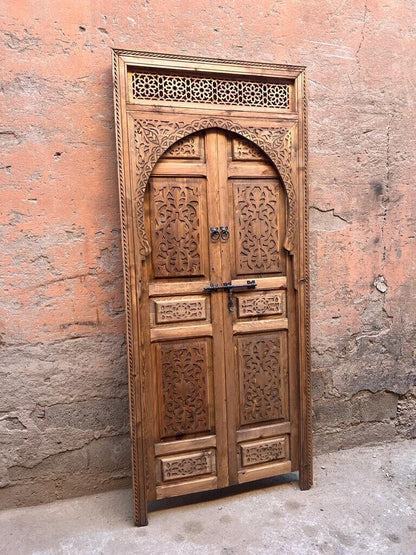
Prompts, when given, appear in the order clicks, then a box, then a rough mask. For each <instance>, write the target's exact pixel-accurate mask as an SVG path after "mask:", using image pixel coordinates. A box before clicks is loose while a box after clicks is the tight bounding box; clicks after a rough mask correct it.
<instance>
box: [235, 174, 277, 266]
mask: <svg viewBox="0 0 416 555" xmlns="http://www.w3.org/2000/svg"><path fill="white" fill-rule="evenodd" d="M232 183H233V190H234V214H235V216H234V222H235V259H236V274H237V275H253V274H262V273H263V274H270V273H280V272H281V271H282V268H281V260H280V253H279V223H278V219H279V183H278V182H277V180H248V179H247V180H233V182H232Z"/></svg>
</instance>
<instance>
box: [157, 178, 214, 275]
mask: <svg viewBox="0 0 416 555" xmlns="http://www.w3.org/2000/svg"><path fill="white" fill-rule="evenodd" d="M202 195H203V180H195V179H194V180H191V179H184V178H176V179H175V178H163V179H156V178H154V179H153V180H152V183H151V196H152V207H153V217H152V219H151V227H152V236H153V249H152V261H153V271H154V275H155V277H187V276H200V275H203V273H204V260H203V253H202V233H201V225H202V221H201V220H202V217H201V211H202V206H201V204H202Z"/></svg>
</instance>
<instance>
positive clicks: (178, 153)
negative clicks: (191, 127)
mask: <svg viewBox="0 0 416 555" xmlns="http://www.w3.org/2000/svg"><path fill="white" fill-rule="evenodd" d="M163 156H164V157H165V158H191V159H198V158H200V157H201V139H200V137H195V136H191V137H185V138H184V139H181V140H180V141H178V142H176V143H175V144H174V145H172V146H171V147H170V148H169V149H168V150H167V151H166V152H165V154H164V155H163Z"/></svg>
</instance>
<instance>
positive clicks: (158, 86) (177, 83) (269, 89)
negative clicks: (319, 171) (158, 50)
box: [131, 73, 290, 110]
mask: <svg viewBox="0 0 416 555" xmlns="http://www.w3.org/2000/svg"><path fill="white" fill-rule="evenodd" d="M131 92H132V100H133V101H134V100H161V101H168V102H198V103H200V102H202V103H205V104H206V103H208V104H231V105H238V106H259V107H262V108H281V109H284V110H289V109H290V103H289V93H290V88H289V85H281V84H275V83H259V82H256V81H248V80H239V81H235V80H232V79H213V78H209V77H185V76H179V75H161V74H152V73H132V74H131Z"/></svg>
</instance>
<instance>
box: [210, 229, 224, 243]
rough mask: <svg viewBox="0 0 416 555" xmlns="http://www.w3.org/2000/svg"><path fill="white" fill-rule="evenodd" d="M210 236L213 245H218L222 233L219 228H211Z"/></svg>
mask: <svg viewBox="0 0 416 555" xmlns="http://www.w3.org/2000/svg"><path fill="white" fill-rule="evenodd" d="M221 230H222V228H221ZM209 236H210V237H211V241H212V242H213V243H216V242H217V241H218V240H219V238H220V237H221V232H220V230H219V229H218V227H210V228H209Z"/></svg>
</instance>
